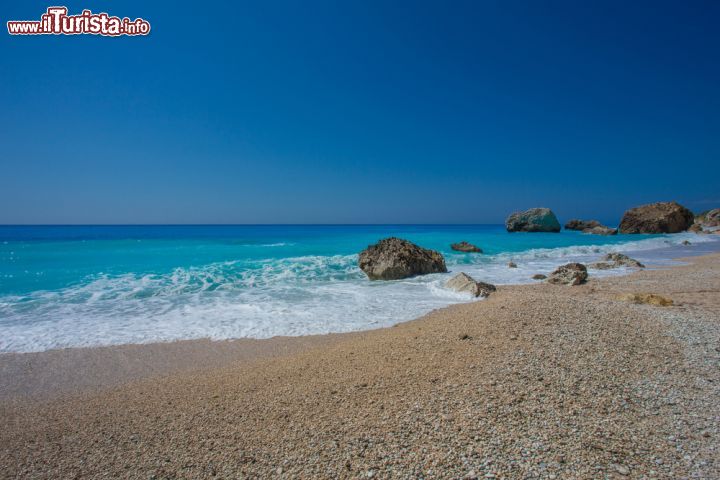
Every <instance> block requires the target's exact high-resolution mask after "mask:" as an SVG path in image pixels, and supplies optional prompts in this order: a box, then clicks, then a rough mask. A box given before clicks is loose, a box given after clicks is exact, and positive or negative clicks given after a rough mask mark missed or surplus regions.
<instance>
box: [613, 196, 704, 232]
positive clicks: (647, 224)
mask: <svg viewBox="0 0 720 480" xmlns="http://www.w3.org/2000/svg"><path fill="white" fill-rule="evenodd" d="M694 221H695V216H694V215H693V213H692V212H691V211H690V210H688V209H687V208H685V207H683V206H682V205H680V204H679V203H677V202H657V203H651V204H648V205H641V206H639V207H635V208H631V209H630V210H628V211H627V212H625V215H623V218H622V221H621V222H620V233H678V232H684V231H685V230H687V229H688V228H690V226H691V225H692V224H693V222H694Z"/></svg>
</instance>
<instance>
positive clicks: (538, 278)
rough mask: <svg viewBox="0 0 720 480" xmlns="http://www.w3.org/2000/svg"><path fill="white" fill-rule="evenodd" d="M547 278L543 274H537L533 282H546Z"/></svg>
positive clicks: (533, 277)
mask: <svg viewBox="0 0 720 480" xmlns="http://www.w3.org/2000/svg"><path fill="white" fill-rule="evenodd" d="M546 278H547V275H543V274H542V273H536V274H535V275H533V276H532V279H533V280H545V279H546Z"/></svg>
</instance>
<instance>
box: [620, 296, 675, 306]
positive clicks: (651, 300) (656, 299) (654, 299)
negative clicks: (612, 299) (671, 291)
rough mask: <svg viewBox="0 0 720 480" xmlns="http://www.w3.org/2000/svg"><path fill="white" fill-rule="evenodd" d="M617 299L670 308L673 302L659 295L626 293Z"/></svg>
mask: <svg viewBox="0 0 720 480" xmlns="http://www.w3.org/2000/svg"><path fill="white" fill-rule="evenodd" d="M618 299H620V300H623V301H625V302H630V303H637V304H640V303H647V304H649V305H657V306H659V307H670V306H672V304H673V301H672V300H670V299H669V298H666V297H663V296H661V295H655V294H654V293H626V294H624V295H620V296H619V297H618Z"/></svg>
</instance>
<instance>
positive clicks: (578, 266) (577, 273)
mask: <svg viewBox="0 0 720 480" xmlns="http://www.w3.org/2000/svg"><path fill="white" fill-rule="evenodd" d="M587 277H588V273H587V268H585V265H583V264H582V263H568V264H567V265H563V266H561V267H558V268H557V269H556V270H555V271H554V272H552V273H551V274H550V276H549V277H548V279H547V282H548V283H553V284H556V285H580V284H581V283H585V281H586V280H587Z"/></svg>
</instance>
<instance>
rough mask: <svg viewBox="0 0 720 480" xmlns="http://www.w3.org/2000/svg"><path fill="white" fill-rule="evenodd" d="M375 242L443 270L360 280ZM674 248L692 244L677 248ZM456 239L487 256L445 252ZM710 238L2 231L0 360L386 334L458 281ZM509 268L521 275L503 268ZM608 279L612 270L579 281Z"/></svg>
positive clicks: (503, 279)
mask: <svg viewBox="0 0 720 480" xmlns="http://www.w3.org/2000/svg"><path fill="white" fill-rule="evenodd" d="M387 236H399V237H402V238H406V239H408V240H411V241H413V242H415V243H417V244H419V245H421V246H423V247H427V248H432V249H436V250H439V251H441V252H442V253H443V254H444V255H445V257H446V261H447V264H448V269H449V270H450V273H448V274H436V275H427V276H423V277H416V278H412V279H407V280H400V281H392V282H370V281H368V280H367V279H366V277H365V275H364V274H363V273H362V272H361V271H360V270H359V268H357V253H358V252H359V251H360V250H362V249H363V248H365V247H367V246H368V245H369V244H372V243H375V242H376V241H377V240H379V239H380V238H383V237H387ZM686 239H690V241H691V242H693V245H692V246H689V247H682V246H681V242H682V241H683V240H686ZM460 240H466V241H469V242H472V243H474V244H477V245H478V246H480V247H481V248H482V249H483V250H484V252H485V253H484V254H482V255H477V254H462V253H457V252H453V251H451V250H450V247H449V245H450V243H453V242H457V241H460ZM713 240H714V236H699V235H694V234H689V233H684V234H676V235H617V236H611V237H603V236H594V235H585V234H581V233H578V232H571V231H563V232H561V233H559V234H540V233H535V234H523V233H515V234H509V233H507V232H506V231H505V229H504V227H503V226H502V225H397V226H393V225H378V226H367V225H348V226H323V225H313V226H308V225H256V226H253V225H242V226H230V225H218V226H0V352H27V351H39V350H47V349H52V348H64V347H79V346H96V345H111V344H122V343H146V342H156V341H172V340H179V339H192V338H206V337H207V338H213V339H227V338H241V337H253V338H266V337H271V336H275V335H304V334H319V333H328V332H342V331H350V330H360V329H368V328H375V327H381V326H389V325H392V324H395V323H398V322H401V321H405V320H409V319H411V318H415V317H417V316H419V315H422V314H424V313H426V312H428V311H430V310H432V309H435V308H438V307H442V306H446V305H449V304H451V303H457V302H464V301H471V299H470V298H468V297H466V296H464V295H461V294H458V293H455V292H452V291H449V290H447V289H446V288H444V283H445V282H446V281H447V279H448V278H449V277H450V276H451V275H452V274H454V273H457V272H459V271H464V272H467V273H468V274H470V275H472V276H473V277H475V278H476V279H478V280H483V281H489V282H492V283H497V284H510V283H529V282H531V280H530V277H531V276H532V275H533V274H534V273H540V272H545V273H547V272H549V271H551V270H552V269H553V268H554V267H555V266H557V265H559V264H561V263H565V262H567V261H570V260H580V261H592V260H595V259H596V258H597V257H599V256H601V255H602V254H603V253H606V252H608V251H631V252H633V253H634V255H635V256H636V257H638V258H640V259H642V260H645V261H646V262H650V263H654V264H662V263H667V262H668V261H669V259H670V258H672V257H677V256H680V255H685V254H692V253H693V251H694V249H695V250H697V248H699V246H700V245H705V247H704V248H705V249H707V248H717V246H720V242H717V241H713ZM681 249H684V250H681ZM511 259H512V260H513V261H515V262H516V263H517V264H518V266H519V268H517V269H510V268H507V262H508V261H509V260H511ZM612 273H621V272H607V271H605V272H600V271H597V272H591V274H594V275H607V274H612Z"/></svg>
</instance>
